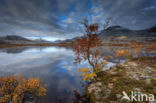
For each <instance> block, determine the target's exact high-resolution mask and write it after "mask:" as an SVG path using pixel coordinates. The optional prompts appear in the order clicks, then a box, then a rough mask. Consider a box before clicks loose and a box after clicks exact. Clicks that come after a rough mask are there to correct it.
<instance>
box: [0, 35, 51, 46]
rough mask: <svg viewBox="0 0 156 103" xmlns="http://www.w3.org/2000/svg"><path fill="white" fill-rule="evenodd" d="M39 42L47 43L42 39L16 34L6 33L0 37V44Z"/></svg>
mask: <svg viewBox="0 0 156 103" xmlns="http://www.w3.org/2000/svg"><path fill="white" fill-rule="evenodd" d="M39 43H49V42H48V41H44V40H41V39H39V40H29V39H26V38H23V37H21V36H17V35H7V36H4V37H0V44H39Z"/></svg>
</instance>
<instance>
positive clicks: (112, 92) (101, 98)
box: [85, 57, 156, 103]
mask: <svg viewBox="0 0 156 103" xmlns="http://www.w3.org/2000/svg"><path fill="white" fill-rule="evenodd" d="M123 91H125V92H126V93H127V94H130V93H131V91H137V92H141V93H146V94H153V95H154V96H155V97H156V57H141V58H134V59H131V60H127V61H125V62H124V63H118V64H116V65H115V66H113V67H111V68H110V69H108V70H106V71H102V72H100V73H99V74H98V78H97V80H96V81H94V82H92V83H91V84H88V85H87V86H86V92H85V94H86V95H88V97H89V98H90V102H91V103H104V102H108V103H114V102H118V103H121V98H122V96H123V94H122V92H123ZM130 103H131V102H130Z"/></svg>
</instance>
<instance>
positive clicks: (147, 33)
mask: <svg viewBox="0 0 156 103" xmlns="http://www.w3.org/2000/svg"><path fill="white" fill-rule="evenodd" d="M98 37H99V39H100V40H101V41H102V42H104V43H107V42H108V43H110V42H129V41H141V42H144V41H155V42H156V26H154V27H152V28H149V29H145V30H130V29H127V28H125V27H122V26H118V25H116V26H111V27H108V28H107V29H105V30H102V31H101V32H100V33H99V34H98ZM77 38H81V37H75V38H73V39H66V40H63V41H57V43H71V42H74V41H75V40H76V39H77Z"/></svg>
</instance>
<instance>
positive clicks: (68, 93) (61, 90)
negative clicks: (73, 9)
mask: <svg viewBox="0 0 156 103" xmlns="http://www.w3.org/2000/svg"><path fill="white" fill-rule="evenodd" d="M0 51H1V52H0V59H1V62H0V65H1V66H0V76H6V75H18V74H22V75H24V76H25V77H26V78H31V77H39V78H40V79H41V80H42V82H43V83H44V84H46V88H47V90H48V92H47V95H46V96H45V97H44V101H45V100H46V103H48V102H49V103H51V102H54V103H59V102H63V103H69V102H71V101H72V99H73V90H74V89H78V90H79V91H80V92H82V91H83V89H84V88H83V87H82V85H81V83H80V82H81V78H80V75H79V74H77V68H78V67H86V66H87V65H88V64H87V62H84V63H82V64H80V65H77V66H76V65H74V64H73V60H74V52H73V51H72V50H71V49H66V48H58V47H46V48H43V47H41V48H39V47H36V48H32V47H26V48H23V47H22V48H9V49H2V50H0Z"/></svg>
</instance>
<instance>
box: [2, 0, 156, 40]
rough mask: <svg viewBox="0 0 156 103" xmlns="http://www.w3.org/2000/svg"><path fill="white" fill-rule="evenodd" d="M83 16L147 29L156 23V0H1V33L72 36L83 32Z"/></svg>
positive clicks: (61, 38) (25, 35)
mask: <svg viewBox="0 0 156 103" xmlns="http://www.w3.org/2000/svg"><path fill="white" fill-rule="evenodd" d="M84 18H88V20H89V22H90V23H98V24H99V26H100V28H103V25H104V23H105V22H106V21H107V19H108V18H111V21H110V26H113V25H120V26H123V27H126V28H129V29H134V30H140V29H146V28H150V27H152V26H155V25H156V0H0V36H5V35H19V36H22V37H27V38H33V39H34V38H43V39H46V40H50V41H55V40H64V39H71V38H74V37H77V36H82V35H83V27H82V25H81V22H82V21H83V20H84Z"/></svg>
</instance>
